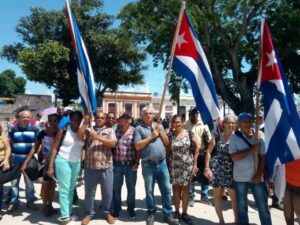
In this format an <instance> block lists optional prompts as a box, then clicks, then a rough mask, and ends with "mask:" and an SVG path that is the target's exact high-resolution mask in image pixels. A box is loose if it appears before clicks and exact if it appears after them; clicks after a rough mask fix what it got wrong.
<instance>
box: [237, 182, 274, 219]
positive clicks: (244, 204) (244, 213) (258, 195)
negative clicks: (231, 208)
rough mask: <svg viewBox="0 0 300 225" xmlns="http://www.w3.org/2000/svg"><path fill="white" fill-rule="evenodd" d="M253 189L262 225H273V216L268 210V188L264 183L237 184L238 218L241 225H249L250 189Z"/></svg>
mask: <svg viewBox="0 0 300 225" xmlns="http://www.w3.org/2000/svg"><path fill="white" fill-rule="evenodd" d="M249 188H250V189H251V191H252V194H253V197H254V200H255V205H256V207H257V208H258V213H259V219H260V223H261V224H263V225H271V224H272V221H271V216H270V211H269V208H268V203H267V201H268V195H267V188H266V184H265V183H264V182H260V183H259V184H257V185H255V184H252V183H250V182H235V183H234V189H235V191H236V197H237V207H238V218H239V222H240V225H248V224H249V218H248V199H247V195H248V189H249Z"/></svg>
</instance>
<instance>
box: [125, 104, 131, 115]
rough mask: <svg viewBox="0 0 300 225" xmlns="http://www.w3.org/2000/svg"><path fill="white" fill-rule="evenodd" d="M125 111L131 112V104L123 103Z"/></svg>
mask: <svg viewBox="0 0 300 225" xmlns="http://www.w3.org/2000/svg"><path fill="white" fill-rule="evenodd" d="M125 112H127V113H130V114H132V104H131V103H125Z"/></svg>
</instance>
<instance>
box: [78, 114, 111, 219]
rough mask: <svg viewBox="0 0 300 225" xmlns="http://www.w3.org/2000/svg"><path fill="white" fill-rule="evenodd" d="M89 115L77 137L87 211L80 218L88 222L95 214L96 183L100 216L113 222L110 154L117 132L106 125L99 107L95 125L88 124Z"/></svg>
mask: <svg viewBox="0 0 300 225" xmlns="http://www.w3.org/2000/svg"><path fill="white" fill-rule="evenodd" d="M90 119H91V117H90V116H88V115H86V116H85V120H84V123H83V125H82V126H81V128H80V129H79V131H78V133H77V137H78V138H79V139H81V140H84V141H85V150H86V153H85V163H84V185H85V199H84V200H85V208H86V211H87V215H86V216H85V217H84V218H83V220H82V221H81V224H82V225H87V224H88V223H89V222H90V221H91V220H92V219H93V218H94V217H95V215H96V212H95V210H94V202H95V193H96V188H97V185H98V184H100V186H101V195H102V197H101V199H102V202H101V206H102V210H103V216H104V218H105V219H106V221H107V222H108V223H109V224H113V223H115V218H114V217H113V216H112V215H111V212H110V206H111V202H112V197H113V180H114V179H113V177H114V172H113V156H112V149H113V148H115V146H116V135H115V132H114V130H113V129H112V128H109V127H107V126H106V115H105V113H103V112H101V111H98V112H97V113H96V116H95V126H93V127H92V128H90V127H89V126H90Z"/></svg>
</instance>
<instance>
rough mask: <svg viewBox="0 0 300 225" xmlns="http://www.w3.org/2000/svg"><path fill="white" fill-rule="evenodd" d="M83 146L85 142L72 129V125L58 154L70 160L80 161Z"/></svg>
mask: <svg viewBox="0 0 300 225" xmlns="http://www.w3.org/2000/svg"><path fill="white" fill-rule="evenodd" d="M83 146H84V142H83V141H80V140H79V139H78V138H77V135H76V133H74V132H73V131H72V130H71V127H68V130H67V132H66V135H65V137H64V140H63V142H62V144H61V147H60V148H59V151H58V154H59V155H60V156H61V157H63V158H64V159H65V160H67V161H69V162H79V161H80V160H81V151H82V148H83Z"/></svg>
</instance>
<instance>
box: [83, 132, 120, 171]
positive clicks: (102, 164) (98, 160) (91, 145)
mask: <svg viewBox="0 0 300 225" xmlns="http://www.w3.org/2000/svg"><path fill="white" fill-rule="evenodd" d="M95 130H96V132H97V134H98V135H99V134H100V135H102V137H103V138H107V139H110V140H116V135H115V132H114V131H113V129H111V128H107V127H102V128H96V129H95ZM85 150H86V153H85V161H84V166H85V167H86V168H89V169H107V168H110V167H113V160H112V148H110V147H107V146H105V145H103V144H102V143H101V142H100V141H98V140H93V139H92V137H91V130H90V129H87V130H86V132H85Z"/></svg>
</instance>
